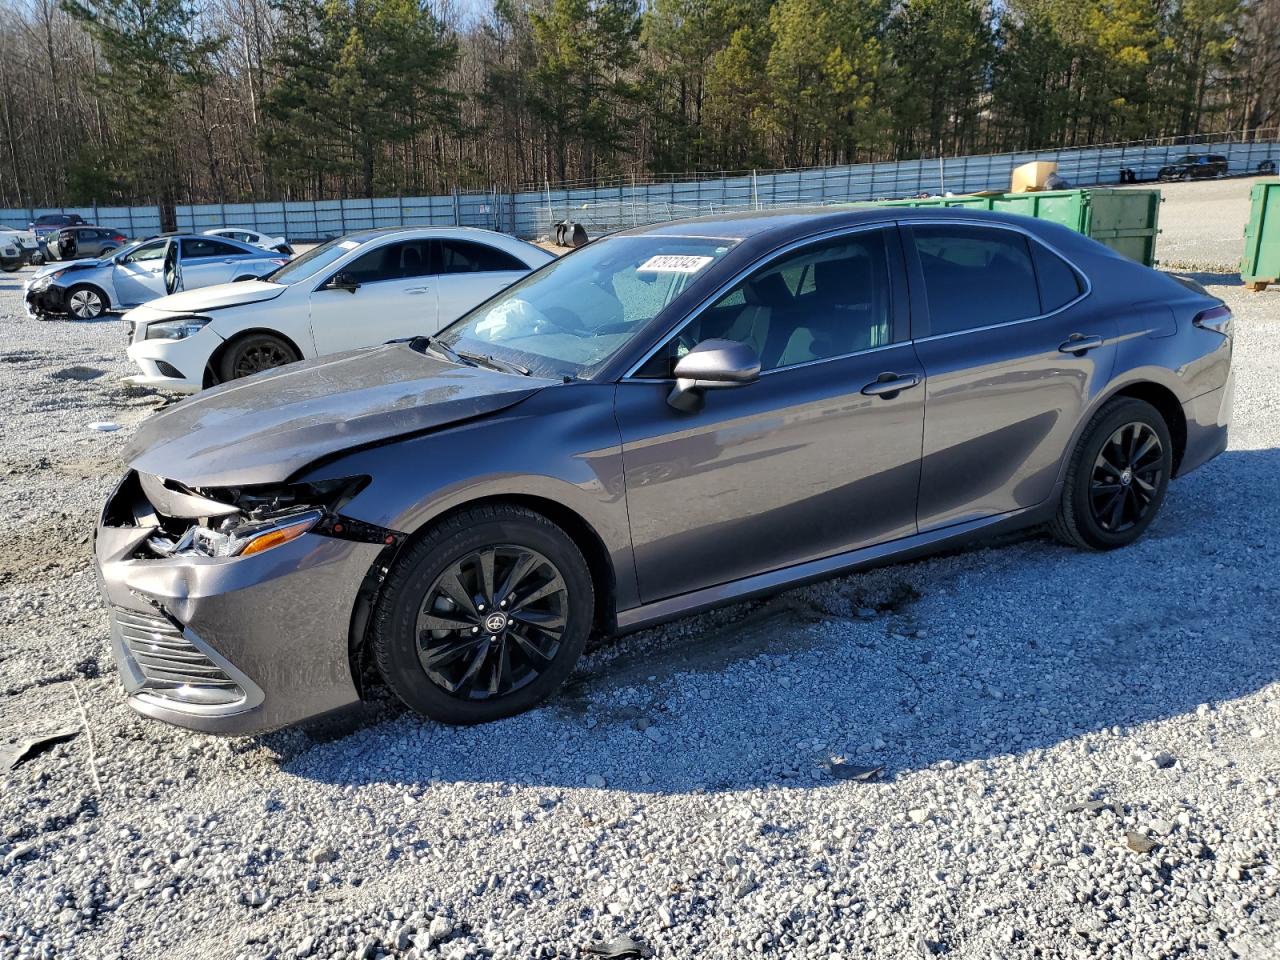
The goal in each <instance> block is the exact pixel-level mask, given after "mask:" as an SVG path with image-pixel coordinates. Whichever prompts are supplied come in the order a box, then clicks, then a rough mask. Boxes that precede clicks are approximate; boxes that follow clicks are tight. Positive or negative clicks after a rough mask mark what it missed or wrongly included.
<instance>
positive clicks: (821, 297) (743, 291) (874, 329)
mask: <svg viewBox="0 0 1280 960" xmlns="http://www.w3.org/2000/svg"><path fill="white" fill-rule="evenodd" d="M891 316H892V314H891V312H890V304H889V259H888V255H887V252H886V248H885V236H884V231H883V230H870V231H863V232H859V233H855V234H851V235H848V236H844V237H838V238H836V239H833V240H824V241H821V242H819V243H815V244H812V245H810V246H806V247H802V248H801V249H799V250H797V251H794V252H792V253H790V254H788V255H786V256H784V257H780V258H779V259H776V260H773V261H770V262H769V263H767V264H765V265H764V266H762V267H760V268H759V269H757V270H756V271H755V272H753V273H752V274H750V275H749V276H748V277H746V278H745V279H744V280H741V281H739V282H738V283H737V284H735V285H734V286H733V287H731V288H730V289H729V290H728V291H727V292H726V293H725V294H724V295H723V296H721V297H720V298H719V299H717V300H716V302H715V303H713V304H712V305H711V306H710V307H708V308H706V309H704V310H702V311H701V312H699V313H698V315H697V316H695V317H694V318H693V319H691V320H690V321H689V322H688V323H687V324H685V326H684V327H683V328H681V330H680V331H679V332H678V333H677V334H676V335H675V336H674V337H673V338H672V339H671V340H670V341H669V342H668V343H667V345H666V346H665V347H664V348H663V349H661V350H659V351H658V352H657V353H656V354H654V355H653V356H652V357H651V358H650V359H649V360H648V361H646V362H645V364H644V365H643V366H642V367H641V368H640V369H639V370H637V371H636V374H635V375H636V376H637V377H639V378H643V379H669V378H670V377H672V376H673V375H674V374H673V372H674V369H675V365H676V364H677V363H678V362H679V361H680V358H681V357H683V356H684V355H685V354H686V353H688V352H689V351H690V350H692V349H693V348H694V347H695V346H697V345H698V344H699V343H701V342H702V341H704V340H713V339H715V340H734V341H737V342H738V343H745V344H746V345H747V346H749V347H751V349H752V350H754V351H755V352H756V355H757V356H759V357H760V369H761V370H762V371H765V370H778V369H782V368H784V367H791V366H796V365H797V364H803V363H812V362H814V361H816V360H829V359H833V358H835V357H842V356H847V355H848V354H851V353H858V352H860V351H863V350H870V349H873V348H875V347H882V346H886V345H887V344H889V343H890V342H891V340H892V327H891Z"/></svg>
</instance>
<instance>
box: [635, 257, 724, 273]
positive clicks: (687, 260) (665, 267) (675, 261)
mask: <svg viewBox="0 0 1280 960" xmlns="http://www.w3.org/2000/svg"><path fill="white" fill-rule="evenodd" d="M714 259H715V257H686V256H680V255H678V254H670V253H668V254H660V255H658V256H656V257H650V258H649V259H648V260H646V261H645V262H644V263H642V264H640V266H638V267H636V272H637V273H697V272H698V271H699V270H701V269H702V268H703V267H705V266H706V265H707V264H708V263H710V262H711V261H712V260H714Z"/></svg>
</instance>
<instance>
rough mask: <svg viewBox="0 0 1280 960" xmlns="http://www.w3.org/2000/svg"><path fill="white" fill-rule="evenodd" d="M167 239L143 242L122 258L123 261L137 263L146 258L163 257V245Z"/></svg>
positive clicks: (155, 258)
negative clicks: (157, 241) (156, 241)
mask: <svg viewBox="0 0 1280 960" xmlns="http://www.w3.org/2000/svg"><path fill="white" fill-rule="evenodd" d="M166 246H168V241H166V240H161V241H160V242H159V243H144V244H143V245H142V246H140V247H139V248H138V249H137V250H135V251H133V253H130V254H128V255H127V256H126V257H125V258H124V262H125V263H139V262H142V261H146V260H159V259H161V258H162V257H164V250H165V247H166Z"/></svg>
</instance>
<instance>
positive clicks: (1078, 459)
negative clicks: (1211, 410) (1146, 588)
mask: <svg viewBox="0 0 1280 960" xmlns="http://www.w3.org/2000/svg"><path fill="white" fill-rule="evenodd" d="M1172 476H1173V441H1172V438H1171V436H1170V434H1169V427H1168V425H1167V424H1166V423H1165V421H1164V418H1163V417H1162V416H1161V415H1160V412H1159V411H1158V410H1156V408H1155V407H1153V406H1151V404H1149V403H1147V402H1145V401H1143V400H1138V399H1136V398H1134V397H1119V398H1117V399H1114V400H1112V401H1111V402H1110V403H1108V404H1106V405H1105V406H1104V407H1103V408H1102V409H1101V410H1099V411H1098V412H1097V413H1096V414H1094V416H1093V419H1092V420H1090V421H1089V424H1088V425H1087V426H1086V427H1085V429H1084V432H1083V434H1082V436H1081V438H1080V441H1079V442H1078V443H1077V444H1076V448H1075V450H1074V452H1073V454H1072V458H1071V461H1070V462H1069V464H1068V466H1067V471H1066V476H1065V478H1064V483H1063V491H1062V500H1061V502H1060V504H1059V508H1058V516H1057V517H1056V518H1055V520H1054V521H1053V523H1052V525H1051V526H1052V530H1053V533H1054V535H1055V536H1057V538H1058V539H1059V540H1062V541H1063V542H1064V543H1069V544H1072V545H1074V546H1079V547H1086V548H1089V549H1093V550H1113V549H1115V548H1116V547H1123V546H1125V545H1127V544H1129V543H1132V542H1133V541H1134V540H1136V539H1138V537H1139V536H1141V535H1142V532H1143V531H1144V530H1146V528H1147V527H1148V526H1150V525H1151V522H1152V521H1153V520H1154V519H1155V516H1156V513H1157V512H1158V511H1159V509H1160V505H1161V504H1162V503H1163V502H1164V496H1165V493H1166V491H1167V490H1168V488H1169V480H1170V478H1171V477H1172Z"/></svg>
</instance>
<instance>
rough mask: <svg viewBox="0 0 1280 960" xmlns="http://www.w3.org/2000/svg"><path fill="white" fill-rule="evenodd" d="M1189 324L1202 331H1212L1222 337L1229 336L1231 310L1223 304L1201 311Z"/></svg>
mask: <svg viewBox="0 0 1280 960" xmlns="http://www.w3.org/2000/svg"><path fill="white" fill-rule="evenodd" d="M1191 322H1192V323H1194V324H1195V325H1196V326H1197V327H1200V328H1201V329H1202V330H1212V331H1213V332H1214V333H1220V334H1222V335H1223V336H1224V337H1229V336H1231V308H1230V307H1228V306H1227V305H1226V304H1225V303H1224V304H1220V305H1218V306H1216V307H1211V308H1210V309H1208V310H1201V311H1200V312H1199V313H1197V314H1196V316H1195V319H1194V320H1192V321H1191Z"/></svg>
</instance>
